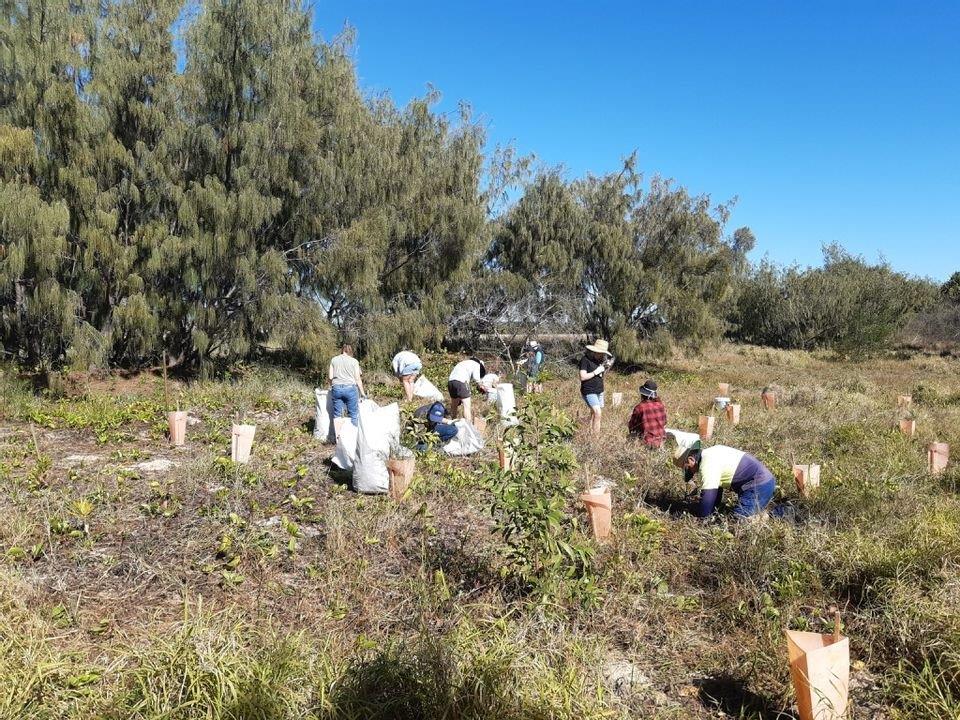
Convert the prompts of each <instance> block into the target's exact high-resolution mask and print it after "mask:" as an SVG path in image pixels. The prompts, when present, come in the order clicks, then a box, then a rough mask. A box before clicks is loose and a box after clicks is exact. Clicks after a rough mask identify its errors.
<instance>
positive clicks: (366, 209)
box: [0, 0, 945, 369]
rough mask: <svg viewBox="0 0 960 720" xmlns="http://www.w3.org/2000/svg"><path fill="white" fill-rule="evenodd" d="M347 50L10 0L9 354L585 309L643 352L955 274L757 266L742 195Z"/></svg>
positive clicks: (287, 36) (438, 326)
mask: <svg viewBox="0 0 960 720" xmlns="http://www.w3.org/2000/svg"><path fill="white" fill-rule="evenodd" d="M185 7H187V8H189V9H190V10H191V12H185V11H184V8H185ZM350 47H351V39H350V37H349V36H344V37H340V38H337V39H336V40H334V41H333V42H330V43H324V42H320V41H318V40H317V38H316V37H315V36H314V34H313V32H312V30H311V17H310V14H309V12H308V10H307V9H305V8H304V7H303V5H302V4H301V3H299V2H277V1H275V0H217V1H213V0H204V1H202V2H199V3H189V4H187V5H186V6H184V4H183V3H181V2H173V1H168V0H109V1H108V0H98V1H96V2H93V1H90V2H84V1H82V0H72V1H70V2H67V1H58V2H54V1H50V2H44V1H43V0H32V1H27V2H3V3H0V338H2V340H3V348H4V352H5V353H6V354H7V356H8V357H12V358H14V359H16V360H18V361H19V362H22V363H23V364H25V365H28V366H35V367H43V368H53V367H59V366H64V365H68V366H73V367H91V366H93V367H106V366H123V367H138V366H144V365H150V364H155V363H156V362H157V361H158V360H159V358H160V356H161V353H163V352H164V351H166V352H167V353H169V355H170V356H171V357H172V358H173V359H174V361H175V362H177V363H180V364H182V365H184V366H186V367H188V368H192V369H199V368H203V367H209V366H211V365H212V364H216V363H230V362H235V361H238V360H243V359H250V358H255V357H257V356H258V355H260V354H261V353H264V352H282V353H283V354H284V355H285V356H286V357H287V358H288V359H290V360H291V361H294V362H302V363H305V364H316V363H318V362H320V361H322V360H323V359H324V358H325V357H326V356H327V355H328V354H329V352H330V351H331V349H332V348H333V346H334V344H335V343H336V341H337V339H338V336H339V337H344V336H346V337H350V338H352V339H354V340H355V342H357V343H358V344H359V345H360V348H361V350H362V351H363V352H365V353H367V354H372V355H377V356H383V355H386V354H389V353H391V352H393V351H394V350H395V349H397V348H400V347H414V348H419V347H425V346H426V347H439V346H441V345H443V344H444V343H457V344H459V345H464V344H470V343H471V342H473V341H475V340H476V339H477V338H479V337H480V336H484V337H489V336H490V335H497V334H498V333H502V334H506V335H509V336H517V335H523V334H526V333H533V332H571V331H573V332H584V333H590V334H592V335H598V336H605V337H609V338H611V340H612V342H613V345H614V347H615V350H616V352H617V353H618V354H620V355H621V356H622V357H624V358H627V359H630V358H638V357H641V356H642V355H643V354H644V353H647V352H649V350H650V348H651V347H660V346H662V345H663V344H664V343H672V342H680V343H703V342H710V341H713V340H716V339H718V338H720V337H723V336H725V335H726V336H731V337H734V338H741V339H744V340H747V341H751V342H758V343H766V344H772V345H778V346H782V347H824V346H837V347H849V348H860V347H863V348H874V347H879V346H883V345H884V344H886V343H887V342H889V340H890V338H891V337H892V335H893V333H894V332H896V330H897V329H899V328H900V327H901V326H902V325H903V323H904V322H905V321H906V320H907V319H908V318H909V317H910V316H912V315H913V314H914V313H916V312H918V311H922V310H926V309H929V308H931V307H933V306H934V305H935V304H936V303H937V302H938V298H940V297H941V295H942V294H941V293H939V290H938V288H936V287H935V286H933V285H932V284H931V283H928V282H925V281H922V280H916V279H911V278H908V277H906V276H904V275H902V274H899V273H896V272H894V271H892V270H890V269H889V268H887V267H885V266H882V265H881V266H874V265H868V264H866V263H865V262H864V261H862V260H860V259H858V258H853V257H849V256H848V255H846V254H844V253H843V252H842V251H841V250H839V249H836V248H830V249H828V250H827V252H826V264H825V267H824V268H823V269H812V270H799V269H794V268H789V269H780V268H775V267H773V266H770V265H768V264H762V265H761V266H760V267H751V266H750V264H749V263H748V262H747V261H746V253H747V252H748V251H749V250H751V249H752V248H753V246H754V243H755V240H754V237H753V234H752V233H751V232H750V230H749V229H748V228H740V229H737V230H735V231H734V232H732V233H729V234H728V232H727V230H726V223H727V217H728V214H729V209H730V207H729V205H713V204H711V201H710V198H709V197H706V196H700V197H694V196H691V195H690V194H688V193H687V192H686V190H684V189H683V188H682V187H680V186H677V185H674V184H671V183H669V182H666V181H664V180H661V179H659V178H653V179H652V180H651V181H649V182H644V181H643V178H642V177H641V176H640V174H639V171H638V170H637V168H636V165H635V159H634V158H633V157H629V158H628V159H627V160H626V161H625V162H624V164H623V167H622V168H620V169H618V170H617V171H616V172H613V173H610V174H608V175H604V176H601V177H594V176H588V177H585V178H581V179H576V180H572V181H571V180H568V179H566V178H565V177H564V175H563V173H562V172H560V171H558V170H541V171H538V172H531V171H530V170H529V167H530V163H529V161H528V160H527V159H524V158H517V157H516V156H515V155H514V154H513V153H512V152H510V151H509V149H507V150H503V151H497V152H493V153H489V154H485V150H484V148H485V144H486V143H485V136H484V132H483V130H482V127H481V126H480V125H479V124H478V123H477V122H476V121H475V120H474V119H472V117H471V116H470V113H469V110H468V109H467V108H463V109H462V110H461V112H460V114H459V117H457V118H454V119H451V118H449V117H447V116H446V115H444V114H441V113H438V112H436V111H435V110H434V108H435V103H436V100H437V98H436V96H435V95H434V94H428V95H427V96H425V97H423V98H421V99H418V100H415V101H413V102H411V103H410V104H409V105H408V106H407V107H405V108H402V109H400V108H397V107H396V106H394V104H393V103H392V102H391V101H390V100H389V99H387V98H384V97H369V96H367V95H365V94H364V93H363V91H362V89H361V88H359V87H358V84H357V79H356V74H355V70H354V66H353V62H352V59H351V57H350ZM512 187H519V188H520V190H519V199H518V200H516V201H515V202H513V203H511V204H506V202H505V198H507V197H515V195H513V194H512V193H511V192H510V188H512ZM944 297H945V295H944Z"/></svg>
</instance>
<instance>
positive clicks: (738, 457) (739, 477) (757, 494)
mask: <svg viewBox="0 0 960 720" xmlns="http://www.w3.org/2000/svg"><path fill="white" fill-rule="evenodd" d="M673 462H674V464H675V465H676V466H677V467H678V468H681V469H682V470H683V475H684V479H685V480H686V481H687V482H688V483H689V482H692V481H693V479H694V477H695V476H696V475H698V474H699V475H700V502H699V506H698V508H697V515H698V516H699V517H708V516H709V515H710V514H712V513H713V511H714V510H715V509H716V508H717V506H718V505H719V504H720V501H721V500H722V498H723V491H724V490H726V489H729V490H732V491H733V492H735V493H736V494H737V499H738V502H737V506H736V507H735V508H734V509H733V514H734V515H735V516H736V517H741V518H745V517H750V516H752V515H759V514H760V513H762V512H764V510H766V508H767V506H768V505H769V504H770V501H771V500H772V499H773V494H774V492H776V489H777V481H776V480H775V479H774V477H773V473H772V472H770V470H768V469H767V467H766V466H765V465H764V464H763V463H762V462H760V461H759V460H757V458H755V457H754V456H753V455H750V454H749V453H746V452H744V451H743V450H737V449H736V448H732V447H727V446H726V445H714V446H712V447H708V448H702V447H701V446H700V441H699V440H698V441H696V442H695V443H693V444H691V445H686V446H685V445H683V444H680V443H678V444H677V446H676V447H675V449H674V451H673Z"/></svg>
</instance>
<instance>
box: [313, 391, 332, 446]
mask: <svg viewBox="0 0 960 720" xmlns="http://www.w3.org/2000/svg"><path fill="white" fill-rule="evenodd" d="M313 395H314V398H315V399H316V401H317V414H316V419H315V420H314V422H313V437H314V439H315V440H320V441H321V442H325V443H330V444H331V445H332V444H333V443H335V442H336V441H337V435H336V433H335V432H334V428H333V398H332V397H330V391H329V390H324V389H323V388H314V390H313Z"/></svg>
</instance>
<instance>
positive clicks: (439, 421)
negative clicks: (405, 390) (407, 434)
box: [413, 402, 457, 445]
mask: <svg viewBox="0 0 960 720" xmlns="http://www.w3.org/2000/svg"><path fill="white" fill-rule="evenodd" d="M413 415H414V417H418V418H423V419H424V420H425V421H426V423H427V427H428V428H429V429H430V432H432V433H436V435H437V437H439V438H440V444H441V445H446V444H447V443H448V442H450V441H451V440H453V439H454V438H455V437H456V436H457V426H456V425H454V423H453V420H451V419H450V414H449V413H448V412H447V408H446V406H445V405H444V404H443V403H442V402H434V403H428V404H426V405H423V406H422V407H419V408H417V409H416V410H415V411H414V413H413Z"/></svg>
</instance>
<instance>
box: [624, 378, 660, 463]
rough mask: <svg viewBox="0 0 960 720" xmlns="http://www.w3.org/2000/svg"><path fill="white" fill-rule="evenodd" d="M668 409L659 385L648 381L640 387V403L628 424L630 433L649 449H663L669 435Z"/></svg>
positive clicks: (634, 409)
mask: <svg viewBox="0 0 960 720" xmlns="http://www.w3.org/2000/svg"><path fill="white" fill-rule="evenodd" d="M666 428H667V409H666V407H665V406H664V404H663V401H662V400H661V399H660V395H659V394H658V392H657V383H656V382H655V381H654V380H652V379H651V380H647V381H646V382H645V383H644V384H643V385H641V386H640V402H639V403H638V404H637V405H636V406H635V407H634V408H633V413H632V414H631V415H630V420H629V422H628V423H627V429H628V432H629V433H630V434H631V435H636V436H637V437H639V438H640V439H641V440H643V442H644V443H646V445H648V446H649V447H657V448H658V447H662V446H663V441H664V440H665V439H666V436H667V433H666Z"/></svg>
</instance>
